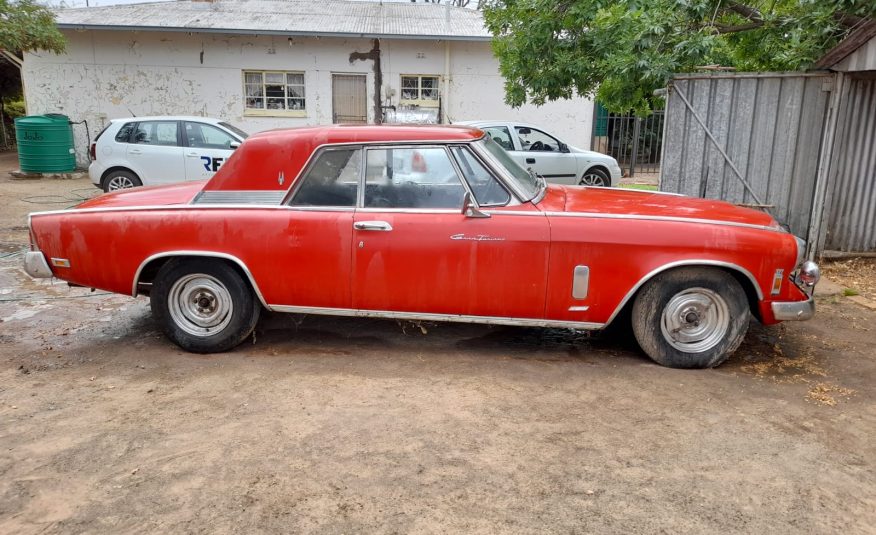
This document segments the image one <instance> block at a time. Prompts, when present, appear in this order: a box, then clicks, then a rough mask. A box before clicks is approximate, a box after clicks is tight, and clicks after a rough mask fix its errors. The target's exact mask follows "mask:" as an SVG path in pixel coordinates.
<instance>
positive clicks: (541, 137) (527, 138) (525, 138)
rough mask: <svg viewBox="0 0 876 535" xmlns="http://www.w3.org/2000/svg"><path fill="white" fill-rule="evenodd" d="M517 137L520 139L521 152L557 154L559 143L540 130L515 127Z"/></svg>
mask: <svg viewBox="0 0 876 535" xmlns="http://www.w3.org/2000/svg"><path fill="white" fill-rule="evenodd" d="M514 129H515V130H517V137H519V138H520V145H521V147H522V148H523V150H530V151H534V152H559V151H560V142H559V141H557V139H556V138H553V137H551V136H549V135H547V134H545V133H544V132H542V131H541V130H536V129H535V128H529V127H526V126H515V127H514Z"/></svg>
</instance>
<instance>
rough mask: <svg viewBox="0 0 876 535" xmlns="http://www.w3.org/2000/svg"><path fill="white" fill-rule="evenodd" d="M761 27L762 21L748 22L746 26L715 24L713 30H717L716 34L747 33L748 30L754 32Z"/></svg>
mask: <svg viewBox="0 0 876 535" xmlns="http://www.w3.org/2000/svg"><path fill="white" fill-rule="evenodd" d="M762 26H763V21H759V22H750V23H748V24H737V25H729V24H715V29H716V30H718V33H720V34H724V33H739V32H747V31H749V30H756V29H758V28H760V27H762Z"/></svg>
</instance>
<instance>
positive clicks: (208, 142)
mask: <svg viewBox="0 0 876 535" xmlns="http://www.w3.org/2000/svg"><path fill="white" fill-rule="evenodd" d="M183 132H184V133H185V136H186V140H187V141H188V144H189V147H194V148H196V149H225V150H231V144H232V143H238V141H237V140H236V139H234V138H233V137H231V134H229V133H227V132H223V131H222V130H220V129H218V128H216V127H215V126H211V125H209V124H202V123H188V122H187V123H185V127H184V128H183Z"/></svg>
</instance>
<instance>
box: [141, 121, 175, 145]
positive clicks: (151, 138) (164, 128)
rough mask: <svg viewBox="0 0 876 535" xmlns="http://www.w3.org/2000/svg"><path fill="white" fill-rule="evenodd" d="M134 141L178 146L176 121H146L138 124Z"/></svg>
mask: <svg viewBox="0 0 876 535" xmlns="http://www.w3.org/2000/svg"><path fill="white" fill-rule="evenodd" d="M132 143H137V144H140V145H162V146H177V145H179V141H178V139H177V125H176V121H146V122H142V123H138V124H137V129H136V130H135V131H134V140H133V141H132Z"/></svg>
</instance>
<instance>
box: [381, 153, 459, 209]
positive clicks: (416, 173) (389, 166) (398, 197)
mask: <svg viewBox="0 0 876 535" xmlns="http://www.w3.org/2000/svg"><path fill="white" fill-rule="evenodd" d="M367 154H368V156H367V158H366V165H365V207H366V208H460V207H461V206H462V198H463V196H464V195H465V187H464V186H463V185H462V182H461V181H460V179H459V175H457V174H456V170H455V169H454V168H453V164H452V163H451V161H450V158H449V157H448V155H447V151H445V150H444V149H443V148H440V147H404V148H397V149H370V150H368V152H367Z"/></svg>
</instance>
